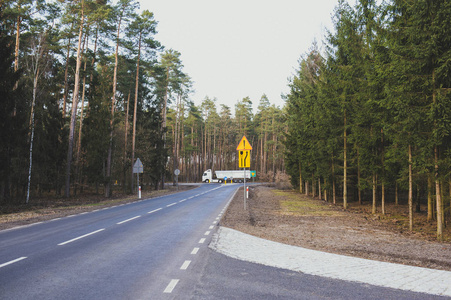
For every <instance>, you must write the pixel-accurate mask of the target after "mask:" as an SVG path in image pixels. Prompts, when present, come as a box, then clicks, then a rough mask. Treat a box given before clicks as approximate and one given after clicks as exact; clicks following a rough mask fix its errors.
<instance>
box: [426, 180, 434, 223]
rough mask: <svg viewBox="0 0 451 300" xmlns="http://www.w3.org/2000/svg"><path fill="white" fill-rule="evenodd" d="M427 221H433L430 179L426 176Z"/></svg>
mask: <svg viewBox="0 0 451 300" xmlns="http://www.w3.org/2000/svg"><path fill="white" fill-rule="evenodd" d="M427 188H428V218H427V220H428V221H432V220H433V219H434V205H433V200H432V177H431V176H430V175H428V187H427Z"/></svg>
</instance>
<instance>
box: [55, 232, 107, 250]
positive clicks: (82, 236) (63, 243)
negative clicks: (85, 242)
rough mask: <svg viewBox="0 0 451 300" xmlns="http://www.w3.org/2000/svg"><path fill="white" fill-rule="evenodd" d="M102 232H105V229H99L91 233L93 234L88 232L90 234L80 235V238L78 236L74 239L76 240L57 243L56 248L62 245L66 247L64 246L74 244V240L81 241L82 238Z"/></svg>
mask: <svg viewBox="0 0 451 300" xmlns="http://www.w3.org/2000/svg"><path fill="white" fill-rule="evenodd" d="M104 230H105V228H102V229H99V230H96V231H93V232H90V233H87V234H84V235H81V236H79V237H76V238H74V239H71V240H68V241H65V242H62V243H59V244H58V246H63V245H66V244H69V243H72V242H74V241H76V240H79V239H82V238H84V237H87V236H90V235H93V234H96V233H98V232H101V231H104Z"/></svg>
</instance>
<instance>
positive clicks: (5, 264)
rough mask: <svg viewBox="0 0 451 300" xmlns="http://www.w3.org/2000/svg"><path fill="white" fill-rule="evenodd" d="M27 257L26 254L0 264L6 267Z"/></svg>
mask: <svg viewBox="0 0 451 300" xmlns="http://www.w3.org/2000/svg"><path fill="white" fill-rule="evenodd" d="M26 258H27V257H26V256H22V257H19V258H16V259H13V260H10V261H8V262H5V263H4V264H1V265H0V268H3V267H6V266H7V265H10V264H13V263H16V262H18V261H21V260H24V259H26Z"/></svg>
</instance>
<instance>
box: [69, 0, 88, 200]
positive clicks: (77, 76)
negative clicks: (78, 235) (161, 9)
mask: <svg viewBox="0 0 451 300" xmlns="http://www.w3.org/2000/svg"><path fill="white" fill-rule="evenodd" d="M81 3H82V4H81V21H80V30H79V33H78V48H77V66H76V68H75V82H74V95H73V98H72V113H71V119H70V127H69V148H68V150H67V164H66V187H65V197H66V198H68V197H69V196H70V173H71V172H70V170H71V164H72V151H73V147H74V133H75V121H76V119H77V105H78V93H79V89H80V66H81V41H82V39H83V25H84V24H83V23H84V18H85V15H84V0H82V2H81Z"/></svg>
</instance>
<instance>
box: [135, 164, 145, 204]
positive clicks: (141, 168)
mask: <svg viewBox="0 0 451 300" xmlns="http://www.w3.org/2000/svg"><path fill="white" fill-rule="evenodd" d="M135 173H136V174H138V199H141V186H140V185H139V173H144V166H143V163H142V162H141V160H140V159H139V158H138V159H136V162H135V164H134V165H133V174H135Z"/></svg>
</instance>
